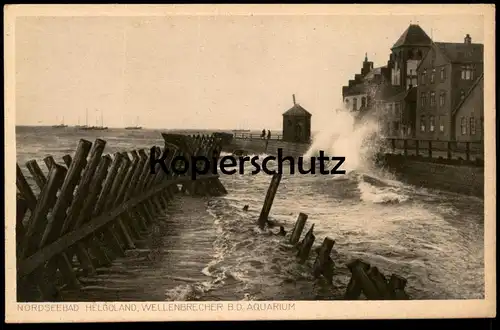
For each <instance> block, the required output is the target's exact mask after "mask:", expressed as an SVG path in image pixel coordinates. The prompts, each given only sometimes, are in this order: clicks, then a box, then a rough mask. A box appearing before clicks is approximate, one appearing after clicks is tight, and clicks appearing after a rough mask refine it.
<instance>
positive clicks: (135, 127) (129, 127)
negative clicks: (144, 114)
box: [125, 117, 142, 130]
mask: <svg viewBox="0 0 500 330" xmlns="http://www.w3.org/2000/svg"><path fill="white" fill-rule="evenodd" d="M138 123H139V117H137V119H136V124H135V126H127V127H125V129H127V130H138V129H142V126H139V125H138Z"/></svg>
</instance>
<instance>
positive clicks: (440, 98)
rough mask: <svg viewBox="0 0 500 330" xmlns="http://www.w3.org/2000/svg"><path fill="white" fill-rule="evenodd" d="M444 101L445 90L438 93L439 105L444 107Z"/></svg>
mask: <svg viewBox="0 0 500 330" xmlns="http://www.w3.org/2000/svg"><path fill="white" fill-rule="evenodd" d="M445 102H446V92H441V93H440V94H439V106H440V107H444V104H445Z"/></svg>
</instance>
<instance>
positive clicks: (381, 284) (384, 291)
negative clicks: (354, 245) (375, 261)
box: [366, 267, 390, 299]
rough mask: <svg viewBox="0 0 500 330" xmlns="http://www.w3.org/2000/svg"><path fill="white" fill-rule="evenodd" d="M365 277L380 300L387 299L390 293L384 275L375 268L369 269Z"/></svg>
mask: <svg viewBox="0 0 500 330" xmlns="http://www.w3.org/2000/svg"><path fill="white" fill-rule="evenodd" d="M366 275H368V278H369V279H370V280H371V281H372V283H373V285H374V286H375V288H376V289H377V291H378V294H379V297H380V299H389V298H390V292H389V289H388V286H387V280H386V278H385V276H384V274H382V273H381V272H380V271H379V270H378V268H377V267H371V268H370V270H368V272H367V273H366Z"/></svg>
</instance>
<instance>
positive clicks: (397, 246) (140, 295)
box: [16, 126, 485, 301]
mask: <svg viewBox="0 0 500 330" xmlns="http://www.w3.org/2000/svg"><path fill="white" fill-rule="evenodd" d="M162 132H177V133H185V134H211V133H212V132H213V131H203V130H191V131H188V130H185V131H179V130H177V131H175V130H153V129H142V130H125V129H117V128H116V129H115V128H110V129H108V130H104V131H83V130H78V129H76V128H74V127H66V128H52V127H26V126H24V127H22V126H18V127H17V128H16V150H17V163H18V164H19V165H20V166H21V168H22V169H23V172H24V173H25V175H26V176H28V177H29V172H28V171H27V170H26V168H25V163H26V162H27V161H28V160H32V159H36V160H38V161H39V165H40V167H41V168H42V169H43V170H44V171H46V169H45V166H44V163H43V158H44V157H45V156H47V155H52V156H53V157H54V159H55V160H56V161H58V162H61V163H62V157H63V156H64V155H66V154H70V155H73V154H74V152H75V149H76V146H77V144H78V141H79V140H80V139H86V140H89V141H91V142H93V141H95V140H96V139H97V138H99V139H103V140H105V141H106V149H105V153H114V152H117V151H130V150H133V149H136V150H137V149H146V151H147V152H148V153H149V149H150V148H151V147H152V146H163V140H162V137H161V133H162ZM252 133H254V134H260V131H255V132H252ZM274 134H279V132H273V135H274ZM360 134H361V133H359V130H358V133H356V134H351V136H345V137H343V139H337V147H338V148H337V150H342V151H346V152H348V151H349V152H351V153H352V152H353V150H354V152H355V151H356V150H355V149H356V148H358V147H359V148H361V147H362V143H361V142H360V144H359V146H357V145H356V144H353V143H355V142H356V141H357V140H359V139H357V140H356V136H359V135H360ZM361 135H362V134H361ZM325 136H326V138H325ZM316 138H317V141H319V140H320V139H319V135H317V136H316ZM322 139H323V140H322V142H321V143H330V142H329V141H328V134H327V135H324V134H323V138H322ZM325 141H326V142H325ZM339 141H340V142H339ZM342 141H343V142H342ZM318 143H320V142H318ZM342 145H344V147H342ZM311 153H314V152H313V151H311V152H309V154H311ZM251 156H252V155H251ZM257 156H259V157H260V159H263V158H264V157H265V156H266V155H264V154H263V155H257ZM349 159H350V158H349V157H347V161H346V164H345V166H347V167H346V169H347V173H346V174H345V175H322V174H319V173H316V174H309V175H297V174H295V175H291V174H290V173H288V172H286V171H285V173H284V175H283V178H282V180H281V183H280V186H279V188H278V191H277V194H276V197H275V200H274V203H273V205H272V208H271V212H270V219H271V220H273V221H275V222H278V223H281V224H283V226H284V227H285V229H286V230H287V231H288V233H289V232H290V231H291V230H292V229H293V225H294V224H295V221H296V219H297V216H298V214H299V213H300V212H302V213H305V214H307V215H308V220H307V223H306V227H305V229H304V234H305V232H306V231H307V230H308V229H309V228H310V226H311V225H312V224H314V233H315V235H316V241H315V246H316V245H319V244H321V243H322V241H323V239H324V238H325V237H330V238H331V239H333V240H334V241H335V245H334V250H333V253H332V259H333V260H334V262H335V275H334V281H333V285H327V284H326V283H323V282H321V280H315V279H314V278H313V277H312V275H311V271H310V267H311V262H312V261H313V260H309V261H308V262H307V263H306V264H299V263H298V262H297V260H296V258H295V253H294V252H293V250H292V249H291V248H290V246H289V245H288V244H287V242H286V238H284V237H282V236H279V235H276V233H275V232H273V229H271V230H260V229H258V227H257V226H256V221H257V219H258V217H259V214H260V211H261V208H262V205H263V201H264V198H265V195H266V191H267V189H268V187H269V184H270V180H271V177H270V176H269V175H267V174H266V173H264V172H260V173H259V174H256V175H253V174H252V173H251V171H252V169H253V168H252V165H251V164H247V165H246V166H247V167H246V168H245V169H246V171H245V172H244V173H243V174H234V175H224V174H222V175H221V177H220V180H221V182H222V183H223V185H224V186H225V187H226V189H227V191H228V194H227V195H225V196H221V197H210V198H208V197H207V198H195V197H191V196H182V197H181V196H177V197H176V199H175V200H174V201H172V205H171V206H169V208H168V210H167V211H165V214H161V215H159V224H158V225H155V226H156V227H155V228H153V230H152V232H153V234H152V237H150V238H149V241H148V242H146V243H145V246H139V247H138V248H137V249H136V250H131V251H128V252H127V255H126V257H124V258H121V259H117V260H115V261H114V263H113V265H112V267H110V268H109V269H98V272H97V274H94V275H93V276H90V275H89V276H85V275H84V276H82V278H81V283H82V285H83V287H82V289H81V290H73V291H71V290H70V289H68V290H67V292H66V293H65V294H64V295H63V297H64V300H65V301H116V300H122V301H152V300H155V301H175V300H184V301H185V300H194V301H210V300H336V299H342V296H343V294H344V292H345V288H346V286H347V283H348V282H349V278H350V272H349V270H348V269H347V267H346V264H347V263H348V262H349V261H350V260H353V259H361V260H363V261H365V262H368V263H370V264H371V265H372V266H376V267H377V268H378V269H379V270H380V271H381V272H382V273H383V274H385V275H386V277H389V276H390V275H391V274H397V275H399V276H402V277H404V278H406V279H407V285H406V292H407V293H408V294H409V295H410V296H411V298H412V299H483V298H484V276H485V275H484V201H483V199H480V198H476V197H470V196H465V195H459V194H455V193H449V192H445V191H439V190H432V189H425V188H421V187H416V186H411V185H408V184H405V183H403V182H400V181H398V180H396V179H395V178H393V177H392V176H391V175H390V174H389V173H384V172H382V170H376V169H374V168H373V167H371V166H360V163H362V161H361V160H360V159H361V158H359V159H357V160H356V161H355V162H350V163H349V161H348V160H349ZM365 162H366V161H365ZM365 165H366V164H365ZM272 166H274V165H272ZM28 179H29V178H28ZM29 182H30V184H31V185H32V186H33V188H34V190H36V185H35V184H34V182H33V181H32V180H31V179H29ZM246 205H247V206H248V210H246V211H245V210H244V206H246ZM155 233H156V234H155ZM152 250H155V251H156V252H157V255H160V257H159V258H151V257H150V255H151V253H150V252H151V251H152Z"/></svg>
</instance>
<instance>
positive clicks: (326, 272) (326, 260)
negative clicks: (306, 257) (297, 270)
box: [313, 237, 335, 283]
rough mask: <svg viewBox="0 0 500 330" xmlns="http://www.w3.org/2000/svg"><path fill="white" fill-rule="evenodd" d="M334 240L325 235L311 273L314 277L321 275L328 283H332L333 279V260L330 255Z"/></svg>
mask: <svg viewBox="0 0 500 330" xmlns="http://www.w3.org/2000/svg"><path fill="white" fill-rule="evenodd" d="M334 244H335V241H334V240H333V239H331V238H329V237H325V240H324V241H323V244H321V247H320V248H319V251H318V255H317V257H316V260H315V262H314V266H313V275H314V277H315V278H318V277H320V276H321V275H323V277H324V278H325V279H326V280H327V282H328V283H332V280H333V268H334V262H333V260H332V258H331V257H330V254H331V252H332V249H333V245H334Z"/></svg>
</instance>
